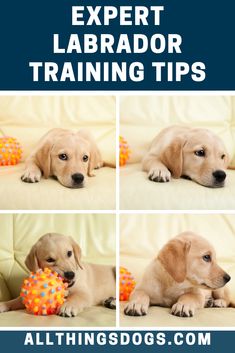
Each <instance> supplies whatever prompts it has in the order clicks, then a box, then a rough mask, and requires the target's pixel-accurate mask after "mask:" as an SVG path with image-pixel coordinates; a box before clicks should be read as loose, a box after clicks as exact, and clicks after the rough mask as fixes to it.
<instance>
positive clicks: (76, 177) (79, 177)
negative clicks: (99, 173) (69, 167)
mask: <svg viewBox="0 0 235 353" xmlns="http://www.w3.org/2000/svg"><path fill="white" fill-rule="evenodd" d="M72 179H73V181H74V182H75V184H81V183H82V182H83V180H84V175H82V174H81V173H75V174H73V175H72Z"/></svg>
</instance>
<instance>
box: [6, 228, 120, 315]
mask: <svg viewBox="0 0 235 353" xmlns="http://www.w3.org/2000/svg"><path fill="white" fill-rule="evenodd" d="M25 264H26V266H27V268H28V269H29V270H30V271H33V272H35V271H36V270H38V269H39V268H42V269H44V268H46V267H47V268H50V269H52V270H53V271H56V272H57V273H59V274H60V275H61V276H62V278H63V279H64V281H65V282H67V283H68V296H67V299H66V301H65V303H64V304H63V305H62V306H61V308H60V310H59V312H58V315H60V316H64V317H71V316H76V315H78V314H79V313H80V312H82V311H83V310H84V309H85V308H89V307H91V306H93V305H104V306H105V307H108V308H111V309H114V308H115V299H114V298H115V294H116V293H115V290H116V289H115V288H116V284H115V267H112V266H105V265H94V264H88V263H82V262H81V249H80V247H79V246H78V244H77V243H76V242H75V241H74V240H73V238H71V237H67V236H64V235H60V234H56V233H49V234H45V235H43V236H42V237H41V238H40V239H39V240H38V242H37V243H36V244H35V245H34V246H33V247H32V249H31V250H30V252H29V254H28V256H27V257H26V260H25ZM23 308H24V305H23V304H22V302H21V299H20V297H18V298H16V299H13V300H10V301H8V302H4V303H0V313H2V312H6V311H9V310H19V309H23Z"/></svg>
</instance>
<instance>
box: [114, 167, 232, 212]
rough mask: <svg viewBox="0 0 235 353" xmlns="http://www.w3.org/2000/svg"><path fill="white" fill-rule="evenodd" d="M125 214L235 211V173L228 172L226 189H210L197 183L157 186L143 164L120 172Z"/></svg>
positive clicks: (178, 182)
mask: <svg viewBox="0 0 235 353" xmlns="http://www.w3.org/2000/svg"><path fill="white" fill-rule="evenodd" d="M120 207H121V209H122V210H195V209H196V210H226V209H235V171H232V170H228V171H227V179H226V186H225V187H223V188H217V189H213V188H207V187H205V186H202V185H199V184H197V183H195V182H193V181H190V180H185V179H172V180H171V182H169V183H155V182H152V181H150V180H148V178H147V174H146V173H145V172H143V171H142V170H141V164H140V163H136V164H133V163H132V164H128V165H126V166H125V167H122V168H120Z"/></svg>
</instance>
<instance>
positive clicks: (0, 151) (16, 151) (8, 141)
mask: <svg viewBox="0 0 235 353" xmlns="http://www.w3.org/2000/svg"><path fill="white" fill-rule="evenodd" d="M21 157H22V147H21V145H20V143H19V142H18V141H17V140H16V139H15V138H14V137H9V136H4V137H0V166H6V165H15V164H17V163H19V161H20V160H21Z"/></svg>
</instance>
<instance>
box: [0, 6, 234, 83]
mask: <svg viewBox="0 0 235 353" xmlns="http://www.w3.org/2000/svg"><path fill="white" fill-rule="evenodd" d="M234 13H235V2H234V1H232V0H224V1H223V2H221V1H218V0H215V1H213V2H211V1H205V0H197V1H194V0H192V1H188V0H180V1H179V0H171V1H167V0H158V1H156V0H152V1H149V0H141V1H140V0H131V1H130V0H129V1H128V0H119V1H116V0H113V1H112V2H107V1H105V0H97V1H95V0H86V1H85V0H50V1H47V0H41V1H38V0H35V1H31V0H22V1H18V0H9V1H4V2H2V4H1V12H0V44H1V55H0V89H1V90H234V89H235V68H234V62H235V50H234V25H233V23H234Z"/></svg>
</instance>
